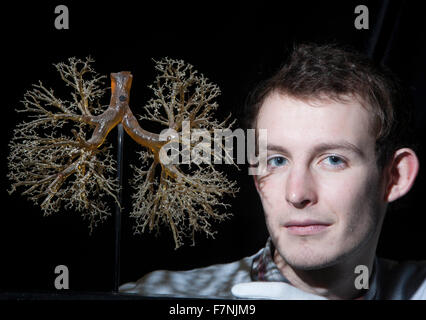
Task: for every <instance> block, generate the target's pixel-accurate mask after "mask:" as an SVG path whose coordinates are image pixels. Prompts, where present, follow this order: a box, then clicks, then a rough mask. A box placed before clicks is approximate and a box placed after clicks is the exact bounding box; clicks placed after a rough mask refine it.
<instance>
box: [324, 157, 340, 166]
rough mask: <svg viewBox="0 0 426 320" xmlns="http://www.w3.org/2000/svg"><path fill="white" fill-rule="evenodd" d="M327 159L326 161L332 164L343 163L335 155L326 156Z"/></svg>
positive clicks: (338, 164)
mask: <svg viewBox="0 0 426 320" xmlns="http://www.w3.org/2000/svg"><path fill="white" fill-rule="evenodd" d="M327 160H328V163H329V164H330V165H332V166H340V165H342V164H344V162H343V160H342V159H340V158H339V157H337V156H330V157H327Z"/></svg>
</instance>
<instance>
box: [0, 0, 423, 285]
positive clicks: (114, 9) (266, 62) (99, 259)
mask: <svg viewBox="0 0 426 320" xmlns="http://www.w3.org/2000/svg"><path fill="white" fill-rule="evenodd" d="M135 3H136V2H131V1H117V2H112V3H107V2H100V1H90V2H89V1H84V2H76V1H56V2H50V3H49V2H38V3H35V2H32V3H30V4H27V3H21V2H14V3H11V4H10V6H8V7H7V8H2V11H1V15H2V17H1V20H2V22H1V23H2V29H1V30H2V32H1V35H2V36H1V43H2V58H1V62H2V63H1V78H2V95H1V112H2V114H1V118H2V125H1V130H2V135H1V139H2V140H1V143H2V144H1V150H2V153H1V154H2V157H1V169H2V171H1V179H2V188H1V190H0V192H1V195H2V209H1V216H0V228H1V232H0V234H1V238H0V249H1V260H0V261H1V268H2V270H1V277H0V290H2V291H26V292H28V291H40V290H42V291H43V290H55V288H54V279H55V277H56V275H55V274H54V268H55V266H57V265H60V264H64V265H66V266H67V267H68V268H69V272H70V288H71V289H72V290H77V291H111V290H112V287H113V266H114V242H113V240H114V239H113V219H112V217H111V218H110V219H109V220H108V221H107V222H106V223H104V224H103V225H101V226H99V227H98V228H97V229H96V230H95V232H94V233H93V235H91V236H90V235H89V232H88V228H87V224H86V222H84V221H83V220H82V218H81V216H80V215H79V214H77V213H75V212H70V211H64V212H60V213H59V214H55V215H53V216H50V217H43V216H42V212H41V210H40V209H38V208H36V207H34V206H33V205H32V203H30V202H28V201H26V200H25V199H24V198H23V197H21V196H20V195H19V194H18V193H14V194H12V195H9V194H8V193H7V189H8V188H10V184H9V181H7V178H6V174H7V165H6V157H7V155H8V152H9V150H8V142H9V140H10V138H11V135H12V129H13V128H14V127H15V125H16V124H17V123H18V122H19V121H20V120H21V118H19V117H18V116H17V114H16V113H15V111H14V109H15V108H16V107H18V106H19V101H20V100H21V99H22V97H23V94H24V93H25V91H26V90H27V89H29V88H30V85H31V84H33V83H36V82H37V81H38V80H43V82H44V83H45V84H47V85H48V86H52V87H54V88H57V87H61V86H63V85H62V83H61V82H60V81H58V80H59V78H58V77H57V74H56V71H55V70H54V68H53V66H52V63H57V62H61V61H65V60H66V59H67V58H68V57H71V56H77V57H80V58H83V57H86V56H88V55H90V56H92V57H93V58H94V59H95V60H96V62H95V65H94V67H95V69H96V71H97V72H99V73H101V74H105V75H108V74H109V73H111V72H117V71H122V70H128V71H131V72H132V74H133V75H134V78H133V85H132V91H131V100H130V105H131V108H132V110H133V112H134V113H136V114H140V113H141V112H142V108H143V106H144V104H145V103H146V102H147V101H148V100H149V98H150V94H151V93H150V91H149V90H148V89H147V85H148V84H150V83H151V81H152V80H153V79H154V68H153V66H154V64H153V62H152V60H151V59H152V58H157V59H158V58H161V57H164V56H168V57H171V58H177V59H183V60H185V61H187V62H189V63H191V64H193V65H194V66H195V68H196V69H197V70H198V71H200V72H201V73H203V74H205V75H206V76H207V77H208V78H209V79H211V81H213V82H214V83H216V84H218V85H219V87H220V88H221V90H222V95H221V96H220V98H219V99H218V102H219V104H220V110H221V111H220V115H221V116H223V115H225V114H228V112H233V113H234V114H238V113H239V110H240V108H241V106H242V104H243V102H244V99H245V97H246V95H247V93H248V92H249V90H250V88H252V86H253V85H254V84H255V83H256V82H257V81H258V80H259V79H261V78H263V77H265V76H266V75H268V74H270V73H271V72H272V71H273V70H274V69H276V68H277V67H278V66H279V65H280V64H281V62H282V60H283V58H284V56H285V54H286V52H287V49H288V48H289V47H291V45H292V42H293V41H316V42H319V43H323V42H328V41H337V42H339V43H342V44H347V45H351V46H354V47H356V48H358V49H360V50H364V51H366V52H371V53H372V54H373V57H374V58H375V59H377V60H378V61H382V62H384V63H386V64H387V65H389V66H390V67H391V69H392V70H393V71H394V72H395V73H397V74H398V75H399V76H400V78H401V79H402V80H403V81H404V83H405V84H406V86H407V87H408V88H409V92H410V94H411V97H412V98H413V101H414V103H415V107H416V119H415V120H416V121H415V123H414V126H415V132H416V137H417V138H418V140H419V142H420V148H419V150H418V155H419V158H420V162H421V170H420V174H419V177H418V179H417V181H416V184H415V185H414V187H413V189H412V191H411V192H410V193H409V194H408V195H407V196H405V197H404V198H403V199H401V200H399V201H398V202H399V203H398V204H397V205H396V206H395V207H394V208H393V210H392V211H391V212H389V214H388V216H387V218H386V220H385V225H384V229H383V232H382V236H381V238H380V243H379V248H378V255H379V256H383V257H386V258H391V259H396V260H407V259H412V260H420V259H426V250H425V240H424V235H425V232H424V228H425V223H426V214H425V212H424V209H423V200H424V190H425V187H426V185H425V174H424V170H423V167H424V165H425V159H426V158H425V154H424V150H423V148H424V138H425V130H424V127H425V121H426V119H425V114H424V101H425V98H426V97H425V95H426V93H425V92H426V79H425V74H426V66H425V57H426V52H425V47H424V44H423V43H424V42H425V41H424V32H423V31H424V25H425V23H424V18H423V17H422V9H421V7H420V5H419V4H417V3H414V2H413V1H406V2H403V1H389V2H386V1H363V2H359V1H344V2H343V1H340V2H337V1H335V2H333V1H318V2H314V1H312V2H309V1H280V2H271V1H262V2H260V1H259V2H246V1H241V2H232V3H231V2H229V3H225V2H218V1H211V2H207V1H194V2H188V1H175V2H164V1H155V2H149V3H145V2H140V3H138V4H135ZM278 3H279V4H278ZM60 4H64V5H67V7H68V9H69V14H70V16H69V17H70V18H69V23H70V25H69V26H70V29H69V30H56V29H55V27H54V20H55V17H56V14H54V9H55V7H56V6H57V5H60ZM359 4H365V5H367V6H368V8H369V12H370V29H369V30H357V29H356V28H355V27H354V20H355V17H356V14H355V13H354V9H355V7H356V6H357V5H359ZM384 4H388V7H387V8H388V9H387V11H386V13H385V15H384V19H383V20H380V12H381V11H380V10H383V5H384ZM380 21H382V22H383V23H382V24H380ZM380 25H381V26H382V28H381V29H380V28H379V26H380ZM379 31H380V32H379ZM374 39H377V41H373V40H374ZM372 44H375V45H374V46H372ZM372 49H374V50H372ZM105 99H106V100H105V103H108V97H105ZM109 141H111V142H113V143H115V141H116V130H114V131H112V132H111V133H110V135H109ZM124 149H125V153H124V165H125V167H126V166H127V167H128V165H129V164H130V163H133V164H137V161H136V160H137V159H136V157H135V154H136V151H135V150H140V147H139V146H138V145H137V144H135V143H134V142H133V141H132V140H131V139H130V138H129V137H126V138H125V142H124ZM228 173H229V174H230V175H231V176H232V177H233V178H235V179H238V180H239V182H240V183H239V186H240V193H239V195H238V197H237V198H235V199H233V200H230V203H231V204H232V212H233V213H234V216H233V218H232V219H230V220H228V221H226V222H223V223H221V224H218V225H216V226H215V229H216V230H217V231H218V233H217V235H216V238H215V239H214V240H213V239H206V238H205V236H204V235H202V234H200V235H198V236H197V238H196V246H195V247H191V246H189V244H190V242H189V241H188V242H187V244H186V245H185V246H184V247H182V248H180V249H178V250H174V243H173V239H172V236H171V234H170V232H169V231H168V230H167V229H162V232H161V236H160V237H155V236H154V235H153V234H144V235H142V236H141V235H137V236H134V235H133V229H132V226H133V224H132V223H133V221H132V220H131V219H130V218H129V217H128V213H129V211H128V210H126V209H125V210H124V211H123V216H122V221H123V225H122V242H121V283H124V282H128V281H135V280H137V279H139V278H140V277H141V276H142V275H144V274H145V273H147V272H149V271H152V270H156V269H175V270H183V269H190V268H194V267H201V266H206V265H210V264H213V263H224V262H229V261H233V260H236V259H239V258H242V257H244V256H247V255H250V254H253V253H254V252H256V251H257V250H259V249H260V248H261V247H262V246H263V245H264V243H265V240H266V238H267V232H266V227H265V224H264V219H263V214H262V209H261V205H260V201H259V199H258V197H257V195H256V193H255V190H254V187H253V185H252V177H251V176H249V175H248V174H247V168H246V167H243V166H242V168H241V171H240V172H238V171H232V170H230V171H229V172H228ZM129 178H131V171H130V170H128V169H125V171H124V181H125V183H124V188H125V189H124V192H123V194H124V199H123V201H124V206H125V208H127V209H128V208H130V206H131V203H130V200H131V198H130V192H131V190H130V188H129V187H128V184H127V181H128V179H129Z"/></svg>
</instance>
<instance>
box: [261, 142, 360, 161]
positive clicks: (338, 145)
mask: <svg viewBox="0 0 426 320" xmlns="http://www.w3.org/2000/svg"><path fill="white" fill-rule="evenodd" d="M267 150H269V151H276V152H280V153H284V154H289V153H290V152H288V150H287V149H286V148H285V147H283V146H280V145H275V144H268V146H267ZM327 150H346V151H349V152H352V153H355V154H357V155H359V156H361V157H363V156H364V152H362V151H361V149H359V148H358V147H357V146H356V145H354V144H353V143H350V142H348V141H341V142H329V143H327V142H324V143H320V144H317V145H316V146H314V147H313V148H312V151H311V152H312V153H321V152H324V151H327Z"/></svg>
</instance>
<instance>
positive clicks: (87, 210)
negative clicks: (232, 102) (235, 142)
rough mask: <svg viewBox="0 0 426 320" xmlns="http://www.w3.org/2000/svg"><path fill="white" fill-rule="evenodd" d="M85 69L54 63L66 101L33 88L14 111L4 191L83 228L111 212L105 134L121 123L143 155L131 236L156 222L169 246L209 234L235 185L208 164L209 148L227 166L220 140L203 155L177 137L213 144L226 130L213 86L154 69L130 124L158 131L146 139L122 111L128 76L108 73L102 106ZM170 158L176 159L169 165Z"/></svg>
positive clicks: (167, 65) (101, 88)
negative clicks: (78, 217)
mask: <svg viewBox="0 0 426 320" xmlns="http://www.w3.org/2000/svg"><path fill="white" fill-rule="evenodd" d="M93 62H94V61H93V60H92V59H91V58H87V59H83V60H81V59H77V58H70V59H69V60H68V62H67V63H58V64H56V65H55V67H56V69H57V71H58V72H59V75H60V78H61V79H62V81H63V82H64V83H65V84H66V86H67V87H65V88H66V89H70V90H71V94H70V96H69V98H67V99H61V98H59V97H57V95H56V93H55V92H54V91H53V90H52V89H48V88H46V87H45V86H44V84H43V83H42V82H39V83H38V84H35V85H33V88H32V89H31V90H29V91H27V92H26V93H25V95H24V98H23V101H22V102H23V108H21V109H19V110H17V111H18V112H20V113H24V115H25V120H24V121H23V122H22V123H20V124H18V125H17V127H16V128H15V130H14V135H13V138H12V140H11V142H10V154H9V156H8V166H9V173H8V178H9V179H10V180H11V182H12V186H11V190H10V193H12V192H14V191H16V190H18V189H19V190H21V191H22V195H24V196H26V197H27V198H28V199H30V200H32V201H33V202H34V203H35V204H37V205H40V207H41V209H42V210H43V212H44V214H45V215H50V214H52V213H54V212H57V211H59V210H61V209H70V210H74V211H78V212H81V214H82V215H83V217H84V218H87V219H88V221H89V227H90V230H92V229H93V227H95V226H96V225H97V223H98V222H100V221H103V220H105V219H106V218H107V217H108V216H109V215H110V214H111V213H110V208H109V207H108V202H111V201H109V200H108V198H111V199H114V201H116V202H118V198H117V194H118V191H119V190H118V189H119V185H118V182H117V178H116V165H117V161H116V159H115V158H114V156H113V155H112V152H111V150H112V144H110V143H109V142H108V140H107V136H108V134H109V132H110V131H111V130H112V129H114V128H115V127H116V126H117V125H120V124H121V125H122V126H123V128H124V130H125V132H126V133H127V134H128V135H129V136H130V137H131V138H132V139H133V140H134V141H136V142H137V143H138V144H139V145H140V146H141V147H143V148H141V150H140V151H139V160H140V162H139V164H137V165H134V166H132V168H133V172H134V178H133V179H132V187H133V188H134V194H133V196H132V199H133V201H132V208H131V213H130V216H131V217H133V218H134V219H135V229H134V230H135V233H141V232H144V231H145V230H147V229H149V230H150V231H151V230H154V229H156V230H158V228H159V226H160V225H162V224H166V225H168V226H169V227H170V229H171V231H172V233H173V238H174V241H175V246H176V248H178V247H179V246H181V245H182V244H183V241H184V237H185V236H188V235H192V239H193V240H194V234H195V233H196V232H198V231H202V232H205V233H207V234H208V235H210V236H213V234H214V232H213V231H212V226H211V223H212V221H214V220H223V219H225V218H226V217H228V216H229V215H230V213H229V212H227V208H228V206H229V205H228V204H226V203H223V197H224V196H225V195H231V196H235V194H236V192H238V188H237V186H236V182H235V181H231V180H230V179H228V178H227V177H226V175H225V174H224V173H223V172H221V171H219V170H218V169H217V166H216V165H215V164H214V163H215V162H216V161H214V160H217V159H216V158H217V157H218V153H217V149H219V150H220V151H221V153H219V154H221V155H225V158H226V159H225V160H226V162H227V163H232V164H234V162H233V160H232V156H231V155H230V152H229V150H228V149H227V148H225V145H224V144H223V143H222V141H220V142H218V141H215V142H216V143H215V148H214V150H213V149H212V148H211V146H210V144H208V143H200V141H199V139H191V138H188V135H187V134H185V131H188V130H190V132H194V131H195V132H199V131H202V132H203V133H204V134H206V133H207V134H210V135H211V136H213V134H214V132H216V130H227V129H228V130H229V129H230V128H231V126H232V125H233V123H234V122H231V120H230V117H228V118H226V119H225V120H224V121H219V120H218V119H217V118H216V117H215V116H214V112H215V110H216V109H217V108H218V105H217V103H216V102H215V99H216V98H217V96H218V95H219V94H220V90H219V87H218V86H216V85H215V84H212V83H211V82H209V80H208V79H207V78H206V77H204V76H203V75H201V74H199V73H198V72H197V71H195V70H194V68H193V67H192V66H191V65H189V64H186V63H185V62H183V61H180V60H173V59H168V58H165V59H162V60H160V61H157V62H156V67H155V68H156V71H157V76H156V78H155V80H154V83H153V84H152V85H151V86H150V88H151V89H152V92H153V97H152V98H151V99H150V100H149V101H148V102H147V104H146V106H145V107H144V108H143V110H141V111H142V112H141V113H142V116H141V117H140V119H139V120H140V121H144V122H148V123H149V122H152V123H153V124H154V123H155V124H156V127H159V128H162V129H167V130H166V131H164V130H160V131H159V132H158V133H153V132H149V131H147V130H145V129H144V128H142V126H141V125H140V123H139V122H138V120H137V119H136V117H135V116H134V114H133V112H132V110H131V108H130V105H129V98H130V88H131V85H132V75H131V73H130V72H126V71H123V72H119V73H112V74H111V100H110V104H109V106H102V104H101V103H100V100H101V98H102V97H103V96H104V94H105V93H106V92H107V90H108V88H107V87H106V86H105V84H104V81H105V78H106V77H105V76H100V75H99V74H97V73H96V72H95V71H94V70H93V68H92V64H93ZM133 110H135V109H133ZM141 123H142V122H141ZM197 130H198V131H197ZM177 150H178V151H179V157H175V158H173V159H171V157H170V155H171V154H174V155H176V153H174V152H173V151H177ZM185 151H186V152H187V153H188V152H189V153H190V154H191V157H190V158H189V159H190V161H182V159H183V158H185V156H182V154H184V152H185ZM214 151H216V152H214ZM222 151H223V152H222ZM194 154H203V156H204V158H203V159H209V156H211V157H210V161H199V158H197V157H193V155H194ZM184 155H185V154H184ZM215 157H216V158H215ZM194 158H195V159H194ZM164 159H167V160H168V161H164ZM197 159H198V161H197ZM171 160H173V161H171Z"/></svg>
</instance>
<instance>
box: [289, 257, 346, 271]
mask: <svg viewBox="0 0 426 320" xmlns="http://www.w3.org/2000/svg"><path fill="white" fill-rule="evenodd" d="M282 257H283V259H284V261H285V262H286V263H287V264H288V265H289V266H290V267H291V268H292V269H297V270H303V271H309V270H320V269H324V268H328V267H332V266H334V265H336V264H337V263H338V262H339V261H340V259H339V257H338V256H336V255H327V254H323V255H319V254H318V253H316V254H309V255H303V254H301V253H298V254H294V255H292V254H284V255H282Z"/></svg>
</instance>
